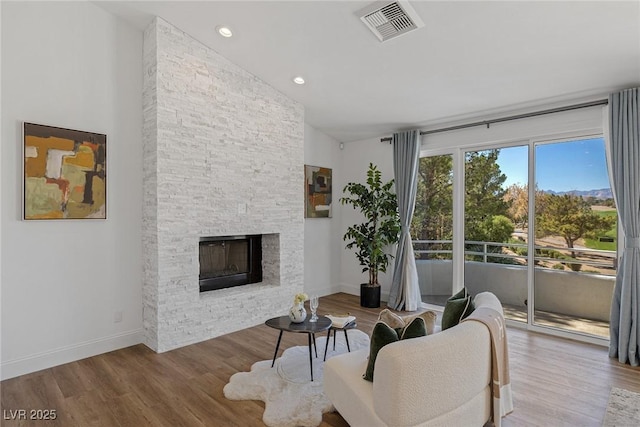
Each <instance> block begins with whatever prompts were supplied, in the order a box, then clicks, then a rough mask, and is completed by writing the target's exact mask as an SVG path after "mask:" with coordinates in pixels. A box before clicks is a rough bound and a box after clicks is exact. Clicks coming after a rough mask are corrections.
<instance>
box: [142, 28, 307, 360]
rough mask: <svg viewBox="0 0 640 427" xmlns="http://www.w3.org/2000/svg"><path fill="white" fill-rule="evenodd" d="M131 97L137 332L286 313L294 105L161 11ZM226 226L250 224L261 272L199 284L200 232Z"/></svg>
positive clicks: (170, 338)
mask: <svg viewBox="0 0 640 427" xmlns="http://www.w3.org/2000/svg"><path fill="white" fill-rule="evenodd" d="M143 105H144V135H143V156H144V163H143V176H144V182H143V188H144V203H143V226H142V234H143V242H142V243H143V257H144V271H143V280H144V282H143V291H142V292H143V324H144V334H145V336H144V339H145V344H146V345H147V346H149V347H150V348H152V349H153V350H155V351H158V352H163V351H167V350H171V349H173V348H177V347H181V346H184V345H187V344H191V343H195V342H199V341H203V340H206V339H209V338H213V337H216V336H219V335H223V334H226V333H229V332H233V331H236V330H239V329H243V328H246V327H250V326H255V325H257V324H260V323H262V322H264V321H265V320H266V319H267V318H270V317H274V316H279V315H284V314H286V311H287V309H288V307H289V306H290V305H291V301H292V298H293V295H294V294H295V293H297V292H299V291H301V290H302V286H303V263H304V259H303V252H304V245H303V243H304V241H303V239H304V237H303V236H304V224H303V212H304V211H303V202H304V198H303V192H302V190H301V188H302V183H303V182H304V176H303V172H304V168H303V165H304V153H303V144H304V109H303V107H302V106H301V105H300V104H298V103H296V102H294V101H292V100H291V99H289V98H287V97H286V96H285V95H283V94H282V93H280V92H278V91H277V90H275V89H274V88H272V87H271V86H269V85H267V84H265V83H264V82H262V81H261V80H259V79H258V78H257V77H255V76H253V75H251V74H249V73H248V72H246V71H244V70H242V69H241V68H239V67H238V66H236V65H235V64H233V63H231V62H229V61H228V60H226V59H225V58H223V57H221V56H220V55H218V54H217V53H216V52H214V51H212V50H211V49H209V48H207V47H206V46H204V45H202V44H201V43H200V42H198V41H196V40H194V39H193V38H191V37H190V36H189V35H187V34H185V33H183V32H182V31H181V30H179V29H178V28H176V27H174V26H173V25H171V24H169V23H167V22H166V21H164V20H162V19H161V18H156V19H154V21H153V22H152V23H151V24H150V26H149V28H147V30H146V31H145V34H144V94H143ZM233 235H243V236H252V235H262V241H261V252H262V277H261V279H260V280H259V281H257V282H256V283H249V284H245V285H243V286H233V287H228V288H224V289H214V290H209V291H207V292H200V275H201V271H200V264H201V263H200V261H201V255H200V251H199V250H200V243H201V242H200V240H201V237H202V236H214V237H215V236H233ZM236 250H238V249H236ZM207 256H209V257H211V258H212V260H213V258H216V257H217V258H218V260H222V259H223V257H224V254H223V251H221V250H220V249H212V250H211V252H210V253H209V254H208V255H207ZM234 256H236V255H234ZM224 264H225V266H224V268H223V269H222V270H225V269H227V270H235V269H238V270H240V268H239V266H238V265H235V264H238V263H237V262H236V261H232V262H225V263H224ZM232 264H234V265H232Z"/></svg>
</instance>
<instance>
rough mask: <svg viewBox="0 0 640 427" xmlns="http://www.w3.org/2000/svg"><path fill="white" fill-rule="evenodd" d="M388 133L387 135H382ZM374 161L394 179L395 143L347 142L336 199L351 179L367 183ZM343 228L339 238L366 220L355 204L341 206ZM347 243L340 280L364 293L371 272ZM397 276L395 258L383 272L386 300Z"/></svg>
mask: <svg viewBox="0 0 640 427" xmlns="http://www.w3.org/2000/svg"><path fill="white" fill-rule="evenodd" d="M382 136H386V135H381V137H382ZM370 162H371V163H373V164H374V165H376V166H377V167H378V169H379V170H380V171H381V172H382V180H383V182H387V181H389V180H391V179H393V152H392V150H391V144H389V143H388V142H385V143H382V142H380V137H378V138H370V139H365V140H361V141H355V142H348V143H345V144H344V150H343V157H342V181H341V182H336V185H335V187H337V188H339V191H338V192H337V194H336V198H339V197H342V188H344V186H345V185H346V184H347V183H348V182H365V180H366V179H367V170H368V169H369V163H370ZM339 209H340V215H341V223H342V224H341V227H340V232H339V236H338V237H339V238H340V240H342V236H343V235H344V233H345V232H346V230H347V228H348V227H349V226H350V225H353V224H357V223H359V222H361V221H362V215H361V214H360V213H359V212H358V211H356V210H354V209H353V208H352V207H351V206H346V205H345V206H340V208H339ZM344 246H345V243H344V242H340V245H339V246H338V248H339V249H340V254H341V268H340V280H341V289H342V291H343V292H348V293H351V294H354V295H360V284H361V283H366V282H368V280H369V278H368V273H362V267H361V266H360V264H359V263H358V260H357V258H356V256H355V254H354V251H352V250H347V249H344ZM392 276H393V260H391V263H390V264H389V267H388V268H387V273H386V274H384V273H380V274H379V276H378V281H379V282H380V285H381V286H382V289H381V294H382V300H383V301H386V300H387V298H388V296H389V290H390V289H391V279H392Z"/></svg>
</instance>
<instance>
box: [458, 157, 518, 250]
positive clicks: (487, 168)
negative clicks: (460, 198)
mask: <svg viewBox="0 0 640 427" xmlns="http://www.w3.org/2000/svg"><path fill="white" fill-rule="evenodd" d="M499 154H500V150H485V151H470V152H467V153H466V158H465V192H466V194H465V202H464V203H465V205H464V208H465V239H466V240H477V241H490V242H491V241H493V242H495V241H505V242H506V241H507V240H493V238H492V237H493V236H490V235H488V234H487V229H486V227H485V225H486V224H487V221H490V220H491V218H492V217H493V216H496V215H503V216H507V208H508V205H507V203H506V202H505V201H504V196H505V194H506V190H505V189H504V188H503V187H502V184H503V183H504V182H505V181H506V179H507V177H506V175H504V174H503V173H502V171H501V170H500V166H499V165H498V162H497V161H498V155H499Z"/></svg>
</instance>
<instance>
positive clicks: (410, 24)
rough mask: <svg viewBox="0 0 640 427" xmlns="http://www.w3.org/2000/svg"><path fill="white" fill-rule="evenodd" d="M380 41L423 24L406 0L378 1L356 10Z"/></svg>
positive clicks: (415, 28) (405, 32)
mask: <svg viewBox="0 0 640 427" xmlns="http://www.w3.org/2000/svg"><path fill="white" fill-rule="evenodd" d="M356 15H358V16H359V17H360V19H361V20H362V22H364V23H365V25H366V26H367V27H369V29H370V30H371V31H372V32H373V34H375V36H376V37H377V38H378V40H380V41H381V42H384V41H387V40H389V39H392V38H394V37H398V36H401V35H403V34H407V33H408V32H410V31H413V30H417V29H418V28H420V27H423V26H424V22H422V19H420V17H419V16H418V14H417V13H416V11H415V10H414V9H413V7H411V5H410V4H409V2H408V1H404V0H398V1H394V2H389V1H378V2H375V3H373V4H371V5H369V6H367V7H365V8H363V9H360V10H359V11H357V12H356Z"/></svg>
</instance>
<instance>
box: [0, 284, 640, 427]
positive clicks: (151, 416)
mask: <svg viewBox="0 0 640 427" xmlns="http://www.w3.org/2000/svg"><path fill="white" fill-rule="evenodd" d="M379 311H380V309H365V308H361V307H359V301H358V297H355V296H352V295H347V294H335V295H331V296H328V297H324V298H321V300H320V309H319V313H320V314H323V313H326V312H334V313H335V312H341V313H343V312H350V313H351V314H353V315H355V316H356V317H357V318H358V329H361V330H362V331H364V332H366V333H371V330H372V329H373V324H374V322H375V320H376V318H377V314H378V312H379ZM277 336H278V332H277V331H276V330H274V329H271V328H268V327H266V326H264V325H260V326H256V327H253V328H249V329H245V330H242V331H239V332H235V333H231V334H228V335H225V336H222V337H218V338H215V339H211V340H208V341H205V342H202V343H199V344H194V345H191V346H188V347H184V348H180V349H177V350H174V351H170V352H167V353H163V354H156V353H154V352H153V351H151V350H149V349H148V348H147V347H145V346H144V345H136V346H133V347H129V348H126V349H122V350H118V351H114V352H110V353H106V354H102V355H99V356H95V357H91V358H88V359H84V360H80V361H77V362H73V363H68V364H66V365H62V366H57V367H55V368H51V369H46V370H43V371H40V372H36V373H33V374H29V375H24V376H21V377H18V378H13V379H10V380H6V381H3V382H2V383H1V384H0V386H1V388H2V390H1V406H2V414H3V417H2V420H1V421H2V422H1V424H2V425H3V426H7V427H9V426H64V427H67V426H79V427H85V426H132V427H138V426H171V427H175V426H261V425H263V424H262V421H261V419H262V412H263V408H264V405H263V403H262V402H257V401H229V400H227V399H225V398H224V396H223V394H222V388H223V387H224V385H225V384H226V383H227V381H228V380H229V377H230V376H231V375H232V374H233V373H235V372H238V371H247V370H249V369H250V367H251V365H252V364H253V363H254V362H257V361H259V360H265V359H271V357H272V356H273V350H274V347H275V342H276V339H277ZM508 337H509V348H510V358H511V360H510V361H511V382H512V388H513V392H514V400H515V411H514V412H513V413H512V414H510V415H509V416H508V417H506V418H505V419H504V420H503V425H505V426H507V427H509V426H600V425H601V423H602V419H603V417H604V413H605V408H606V406H607V401H608V398H609V390H610V388H611V387H612V386H615V387H621V388H625V389H628V390H631V391H635V392H640V369H638V368H632V367H630V366H628V365H622V364H619V363H618V362H616V361H614V360H611V359H609V358H608V356H607V350H606V349H605V348H603V347H599V346H595V345H591V344H584V343H579V342H575V341H570V340H565V339H561V338H556V337H551V336H546V335H541V334H536V333H531V332H526V331H523V330H519V329H514V328H509V330H508ZM295 345H306V336H305V335H304V334H284V335H283V337H282V344H281V351H282V349H284V348H287V347H290V346H295ZM425 369H429V367H425ZM436 392H437V391H436ZM19 409H26V410H29V409H55V410H56V413H57V419H56V420H55V421H24V420H8V419H6V418H10V414H11V412H9V411H16V410H19ZM14 413H15V412H14ZM346 425H347V424H346V422H345V421H344V420H343V419H342V417H340V415H339V414H337V413H332V414H325V415H324V418H323V422H322V426H325V427H327V426H346Z"/></svg>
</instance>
